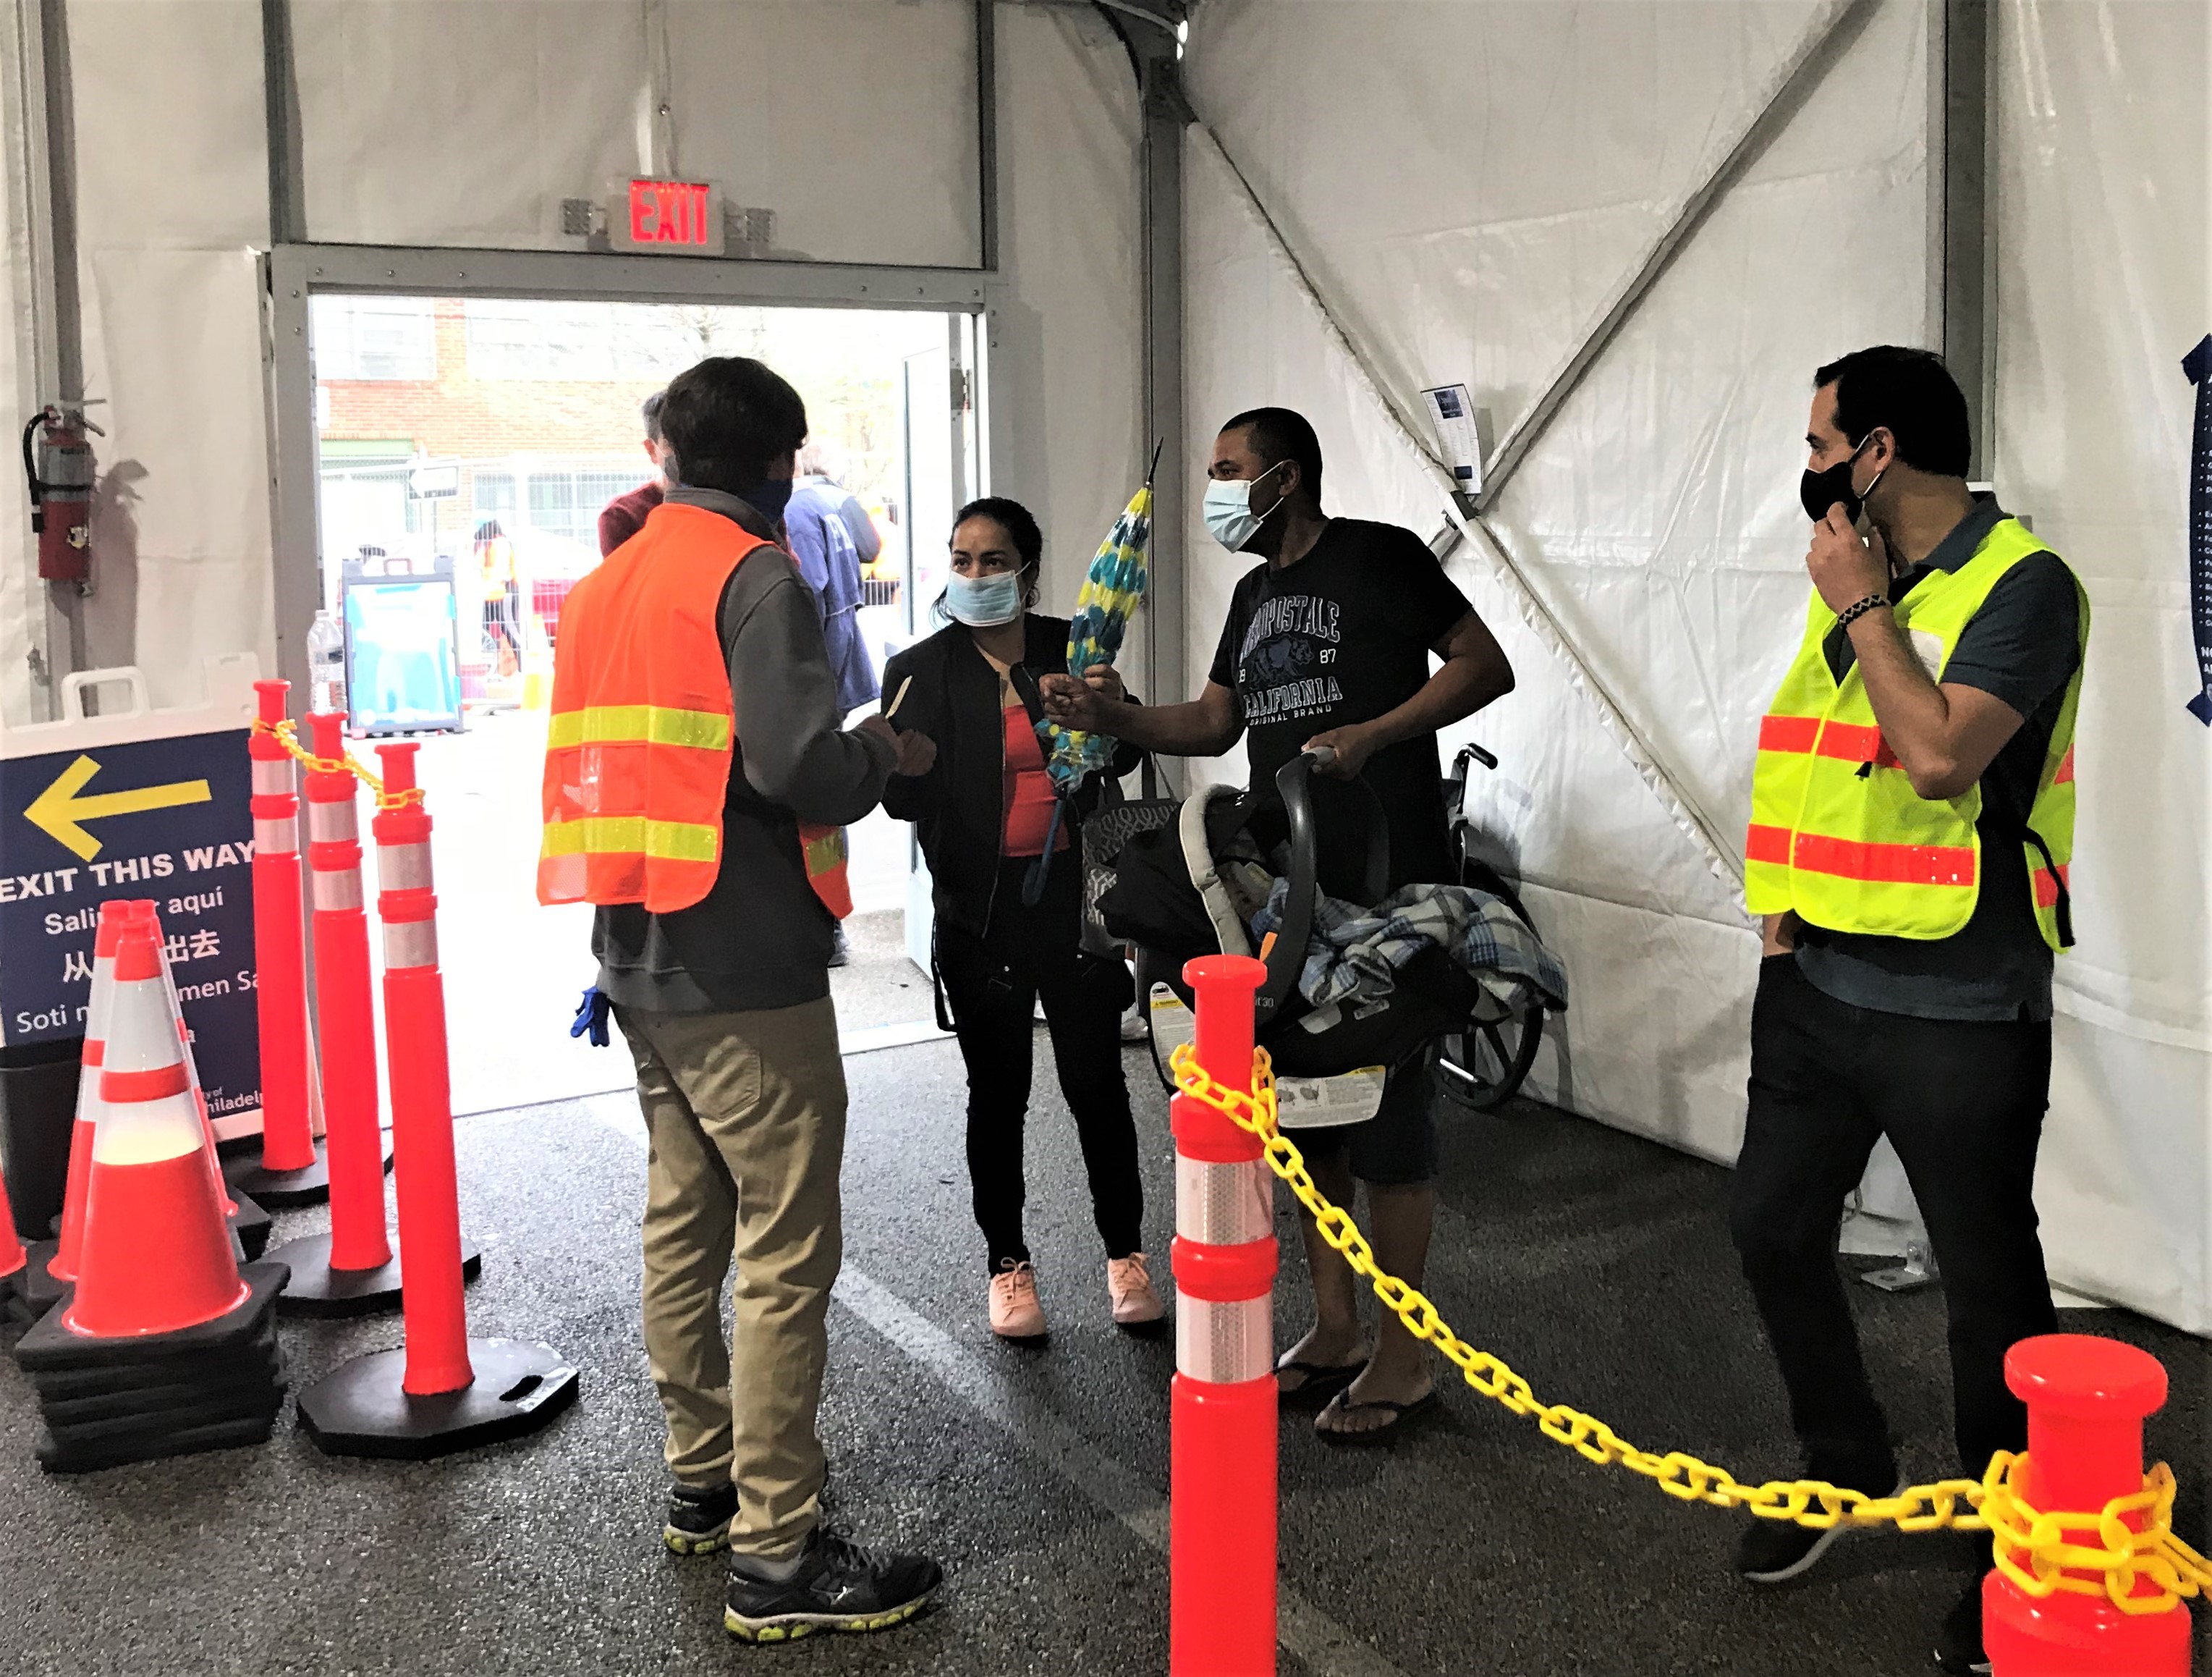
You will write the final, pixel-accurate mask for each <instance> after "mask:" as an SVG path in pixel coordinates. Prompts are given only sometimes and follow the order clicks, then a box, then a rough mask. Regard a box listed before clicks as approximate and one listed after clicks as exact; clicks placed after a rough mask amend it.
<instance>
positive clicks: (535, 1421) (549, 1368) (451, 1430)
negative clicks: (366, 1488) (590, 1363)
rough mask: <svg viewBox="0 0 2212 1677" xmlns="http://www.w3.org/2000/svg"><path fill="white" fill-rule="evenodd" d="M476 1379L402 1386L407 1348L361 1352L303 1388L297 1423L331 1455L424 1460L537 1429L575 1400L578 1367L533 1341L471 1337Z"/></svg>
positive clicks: (556, 1352)
mask: <svg viewBox="0 0 2212 1677" xmlns="http://www.w3.org/2000/svg"><path fill="white" fill-rule="evenodd" d="M469 1362H470V1363H471V1366H472V1367H473V1368H474V1369H475V1370H476V1380H475V1381H474V1383H473V1384H471V1385H470V1386H468V1387H465V1388H464V1389H462V1390H461V1391H459V1392H441V1393H438V1394H437V1395H436V1396H435V1397H425V1398H416V1397H410V1396H409V1395H408V1394H407V1393H406V1392H405V1391H404V1389H402V1387H401V1384H400V1382H401V1381H402V1380H403V1379H404V1377H405V1375H406V1372H407V1353H406V1352H405V1351H378V1352H376V1353H374V1355H372V1356H368V1357H356V1358H355V1359H354V1360H353V1361H352V1362H350V1363H345V1364H344V1365H343V1366H342V1367H340V1368H338V1369H335V1370H333V1371H332V1372H331V1373H330V1374H327V1375H324V1376H323V1378H322V1379H320V1380H319V1381H316V1382H315V1383H314V1384H313V1386H310V1387H307V1389H306V1390H305V1391H303V1392H301V1393H300V1425H301V1428H302V1429H303V1430H305V1431H306V1433H307V1436H308V1437H310V1438H312V1439H313V1440H314V1441H315V1443H316V1446H317V1447H318V1448H320V1449H321V1450H322V1451H323V1452H324V1454H327V1455H366V1456H380V1457H384V1458H386V1459H389V1460H392V1461H425V1460H427V1459H428V1458H429V1457H431V1456H438V1455H446V1454H451V1453H452V1452H453V1451H455V1450H468V1449H474V1448H477V1446H478V1445H482V1444H492V1443H497V1442H500V1441H501V1440H502V1439H507V1438H519V1437H520V1436H523V1435H524V1434H526V1433H531V1432H535V1431H537V1430H538V1429H539V1428H540V1427H543V1426H544V1425H546V1424H548V1423H550V1421H551V1420H552V1419H553V1418H554V1417H555V1416H556V1415H558V1414H559V1413H560V1412H562V1410H564V1409H566V1408H568V1406H569V1405H570V1404H572V1403H574V1402H575V1400H576V1366H575V1364H574V1363H570V1362H568V1360H567V1359H566V1358H564V1357H562V1355H561V1353H560V1352H558V1351H555V1350H554V1349H553V1348H552V1346H550V1345H539V1344H538V1343H537V1342H536V1341H534V1340H523V1339H471V1340H470V1341H469Z"/></svg>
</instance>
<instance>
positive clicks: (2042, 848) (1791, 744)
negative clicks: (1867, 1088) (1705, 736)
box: [1744, 518, 2089, 949]
mask: <svg viewBox="0 0 2212 1677" xmlns="http://www.w3.org/2000/svg"><path fill="white" fill-rule="evenodd" d="M2049 551H2050V550H2049V549H2047V548H2046V547H2045V546H2044V545H2043V544H2042V543H2041V542H2039V541H2038V540H2036V539H2035V537H2034V536H2033V534H2030V533H2029V531H2028V530H2027V527H2025V526H2024V525H2022V524H2021V523H2020V522H2019V521H2016V520H2014V519H2009V518H2008V519H2004V520H2002V521H2000V522H1999V523H1998V524H1997V525H1996V527H1994V528H1993V529H1991V530H1990V533H1989V534H1988V535H1987V536H1985V537H1984V539H1983V540H1982V544H1981V546H1979V547H1978V548H1977V549H1976V550H1975V552H1974V555H1973V557H1972V558H1970V559H1968V560H1967V561H1966V564H1963V565H1961V566H1960V568H1959V569H1958V570H1956V571H1940V570H1939V571H1936V572H1935V573H1933V574H1931V575H1930V576H1928V577H1927V578H1926V579H1924V580H1923V582H1921V583H1920V584H1919V585H1918V586H1917V587H1916V588H1914V589H1913V590H1912V592H1911V593H1910V594H1908V595H1905V598H1904V599H1903V600H1901V601H1899V602H1898V604H1897V606H1896V607H1895V612H1896V617H1897V625H1898V627H1899V629H1900V630H1902V631H1904V633H1905V639H1906V640H1907V641H1908V642H1909V643H1911V646H1912V648H1913V650H1914V651H1915V653H1916V654H1917V656H1919V658H1920V660H1921V662H1922V664H1923V667H1924V668H1926V669H1927V671H1928V674H1929V676H1930V677H1931V678H1932V679H1933V680H1936V681H1937V682H1939V683H1940V682H1941V681H1942V679H1943V674H1942V672H1943V668H1944V665H1945V664H1946V663H1947V662H1948V660H1949V658H1950V656H1951V649H1953V648H1954V647H1955V646H1956V645H1957V644H1958V643H1959V637H1960V633H1961V632H1963V631H1964V630H1965V629H1966V625H1967V624H1968V623H1969V622H1971V621H1972V619H1973V616H1974V613H1977V612H1978V611H1979V610H1980V609H1981V607H1982V602H1983V601H1985V600H1987V599H1988V598H1989V594H1990V589H1991V588H1995V587H1996V584H1997V582H1998V580H1999V579H2000V578H2002V576H2004V574H2005V573H2006V572H2007V571H2008V570H2011V569H2012V568H2013V566H2015V565H2016V564H2019V563H2020V562H2021V560H2022V559H2024V558H2027V557H2028V556H2029V555H2031V554H2034V553H2042V552H2049ZM2074 586H2075V596H2076V599H2077V601H2078V602H2079V606H2080V615H2079V618H2078V619H2077V621H2078V625H2079V627H2078V632H2079V634H2080V637H2081V649H2082V651H2083V653H2084V654H2085V655H2086V654H2087V649H2088V641H2089V599H2088V595H2087V594H2086V593H2083V592H2082V591H2081V583H2080V582H2079V581H2078V580H2077V581H2076V582H2075V585H2074ZM1835 623H1836V616H1835V613H1832V612H1831V611H1830V610H1829V609H1828V608H1827V607H1826V604H1825V603H1824V602H1823V601H1821V599H1820V595H1819V594H1818V593H1817V592H1816V593H1814V595H1813V599H1812V603H1811V605H1810V606H1809V607H1808V609H1807V613H1806V619H1805V634H1804V638H1803V640H1802V642H1801V643H1799V645H1798V649H1797V657H1796V662H1794V663H1792V664H1791V665H1790V672H1789V674H1787V675H1785V676H1784V678H1783V681H1782V686H1781V688H1780V690H1779V691H1778V692H1776V694H1775V695H1774V701H1773V703H1772V704H1771V705H1770V706H1769V707H1768V708H1767V713H1766V716H1765V719H1764V720H1763V721H1762V722H1761V723H1759V760H1758V765H1757V767H1756V768H1755V769H1754V770H1753V775H1752V787H1751V830H1750V832H1749V833H1748V835H1747V838H1746V843H1745V861H1744V901H1745V906H1747V908H1749V909H1750V911H1751V912H1753V914H1779V913H1782V912H1785V911H1788V910H1795V911H1796V912H1797V914H1798V915H1799V916H1801V917H1802V918H1804V919H1806V920H1808V921H1810V922H1811V923H1812V924H1814V925H1816V926H1826V927H1827V928H1829V929H1830V930H1835V931H1845V932H1871V933H1877V934H1880V935H1881V936H1890V937H1909V938H1919V939H1923V940H1925V939H1935V938H1941V937H1949V936H1953V935H1954V934H1955V933H1956V932H1958V931H1959V930H1961V929H1962V928H1963V927H1964V926H1965V925H1966V921H1967V919H1968V918H1970V917H1971V916H1972V913H1973V912H1974V904H1975V902H1976V900H1977V899H1978V898H1979V896H1980V893H1981V846H1982V838H1981V832H1980V830H1979V827H1978V819H1979V817H1980V815H1981V813H1982V794H1981V788H1980V787H1979V786H1972V787H1969V788H1968V789H1967V790H1966V791H1965V792H1963V793H1961V794H1960V796H1957V797H1955V798H1944V799H1940V800H1938V799H1929V798H1923V797H1922V796H1919V795H1918V794H1917V793H1916V792H1915V791H1914V790H1912V782H1911V777H1909V776H1908V775H1907V774H1906V773H1905V770H1904V767H1903V766H1902V765H1900V764H1899V762H1898V760H1897V756H1896V753H1893V752H1892V751H1891V750H1890V748H1889V747H1888V744H1887V741H1884V740H1883V738H1882V736H1881V724H1880V722H1879V720H1878V719H1877V717H1875V710H1874V704H1873V701H1872V700H1871V699H1869V698H1868V696H1867V691H1866V682H1865V680H1864V678H1863V676H1862V675H1861V674H1860V672H1859V668H1858V666H1857V663H1856V662H1854V663H1853V665H1852V666H1851V668H1850V670H1849V671H1848V672H1846V673H1845V674H1844V679H1843V680H1841V681H1840V682H1838V680H1836V679H1835V677H1834V676H1833V675H1832V674H1830V673H1829V669H1828V660H1827V655H1826V650H1825V648H1826V641H1827V637H1828V635H1829V633H1830V631H1832V630H1833V628H1834V627H1835ZM2080 703H2081V666H2080V665H2079V664H2077V665H2076V666H2075V671H2074V674H2073V677H2072V679H2071V680H2069V682H2068V684H2067V688H2066V697H2065V698H2064V700H2063V704H2062V706H2061V708H2060V711H2059V716H2058V722H2057V727H2056V728H2054V729H2052V731H2051V743H2050V746H2049V747H2047V748H2046V750H2045V753H2044V759H2043V769H2042V773H2041V775H2040V776H2039V778H2038V780H2037V783H2036V791H2035V799H2034V802H2033V807H2032V808H2030V809H2029V811H2028V816H2027V827H2026V829H2025V830H2024V832H2022V833H2021V837H2020V838H2019V840H2018V842H2019V843H2021V845H2024V846H2025V847H2026V855H2027V877H2028V889H2029V891H2030V893H2031V894H2032V896H2033V907H2034V911H2035V920H2036V925H2037V927H2038V929H2039V930H2041V932H2042V933H2043V938H2044V941H2045V942H2046V943H2048V944H2049V945H2050V946H2051V948H2053V949H2063V948H2066V947H2067V946H2068V945H2069V944H2070V943H2071V942H2073V936H2072V930H2073V929H2072V917H2071V913H2070V904H2069V892H2068V887H2069V881H2068V870H2069V867H2070V865H2071V863H2072V862H2073V859H2074V804H2075V784H2074V718H2075V712H2076V710H2078V709H2079V707H2080Z"/></svg>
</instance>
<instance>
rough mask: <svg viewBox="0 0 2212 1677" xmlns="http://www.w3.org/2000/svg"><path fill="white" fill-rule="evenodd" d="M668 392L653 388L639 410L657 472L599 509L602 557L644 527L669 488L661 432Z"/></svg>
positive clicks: (649, 455) (648, 455)
mask: <svg viewBox="0 0 2212 1677" xmlns="http://www.w3.org/2000/svg"><path fill="white" fill-rule="evenodd" d="M665 394H666V392H665V391H662V390H656V391H654V392H653V394H651V395H650V396H647V398H646V399H645V405H644V406H642V407H641V408H640V409H639V410H638V412H640V414H641V415H642V416H643V417H644V419H645V457H646V458H647V460H651V461H652V462H653V470H654V472H655V473H657V474H658V475H656V476H654V477H653V478H651V479H647V481H646V482H644V483H641V484H640V485H638V486H637V487H636V488H635V489H633V490H632V491H630V492H629V494H627V495H617V496H616V497H615V498H614V499H613V500H611V501H610V502H608V503H607V504H606V505H605V507H604V508H602V509H600V512H599V557H600V558H603V559H604V558H606V556H607V555H608V554H610V553H611V552H614V551H615V549H616V548H617V547H619V546H622V545H623V543H624V542H626V541H628V540H629V539H630V538H631V537H632V536H634V535H635V534H637V533H638V532H639V531H640V530H641V529H643V528H644V527H645V515H647V513H649V512H651V511H652V510H653V509H654V508H655V507H657V506H659V504H660V497H661V496H662V495H663V494H664V493H665V492H666V490H667V487H668V484H669V481H670V479H669V473H668V444H667V442H665V440H664V439H663V438H662V436H661V435H660V399H661V398H662V397H663V396H665Z"/></svg>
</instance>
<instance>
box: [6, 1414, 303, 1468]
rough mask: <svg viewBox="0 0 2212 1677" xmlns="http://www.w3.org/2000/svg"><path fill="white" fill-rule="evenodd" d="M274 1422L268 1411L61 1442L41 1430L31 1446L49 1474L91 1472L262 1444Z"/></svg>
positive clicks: (273, 1427) (41, 1465) (274, 1415)
mask: <svg viewBox="0 0 2212 1677" xmlns="http://www.w3.org/2000/svg"><path fill="white" fill-rule="evenodd" d="M275 1428H276V1413H275V1412H274V1411H271V1412H270V1413H269V1414H267V1415H265V1416H249V1417H246V1418H243V1419H240V1420H234V1421H218V1422H216V1424H214V1425H212V1426H204V1427H191V1428H186V1429H184V1430H179V1431H175V1432H168V1433H162V1434H160V1435H148V1434H140V1435H137V1436H131V1437H127V1438H111V1439H105V1440H101V1441H99V1442H83V1443H76V1444H68V1443H64V1442H62V1441H60V1440H59V1439H58V1438H56V1437H55V1436H53V1435H52V1433H50V1432H46V1431H43V1430H42V1431H40V1434H39V1439H38V1443H37V1445H36V1446H35V1448H36V1450H37V1452H38V1457H39V1466H40V1467H43V1468H44V1469H46V1472H48V1473H97V1472H99V1471H100V1469H101V1468H103V1467H127V1466H129V1465H130V1464H131V1462H134V1461H158V1460H159V1459H161V1457H163V1456H172V1455H197V1454H199V1453H200V1452H201V1451H203V1450H233V1449H238V1448H242V1447H243V1446H246V1445H248V1444H265V1443H267V1442H269V1435H270V1432H272V1431H273V1430H275Z"/></svg>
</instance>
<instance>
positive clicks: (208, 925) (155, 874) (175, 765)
mask: <svg viewBox="0 0 2212 1677" xmlns="http://www.w3.org/2000/svg"><path fill="white" fill-rule="evenodd" d="M251 798H252V770H251V768H250V767H249V766H248V760H247V757H246V730H245V729H224V730H222V731H221V732H219V733H212V734H187V735H181V736H179V737H176V738H172V739H166V740H144V741H136V742H133V743H131V744H126V745H113V746H95V747H92V748H90V749H88V750H85V751H58V752H52V753H47V754H46V755H44V756H40V757H16V758H9V759H0V1045H6V1046H15V1045H18V1044H22V1043H32V1042H52V1041H57V1040H63V1039H65V1038H69V1037H81V1036H82V1035H83V1034H84V1015H85V1004H86V1002H87V1000H88V997H89V996H90V994H91V990H92V944H93V932H94V928H95V927H96V926H97V925H98V924H99V921H100V904H101V903H103V902H105V901H106V900H108V899H111V898H118V897H143V898H147V899H150V900H151V901H152V902H153V903H154V905H155V912H156V913H158V914H159V915H160V916H161V932H162V935H163V936H164V937H165V938H166V939H167V945H168V949H167V953H168V957H169V969H170V972H171V973H172V975H173V977H174V978H175V979H176V982H177V993H178V996H179V998H180V999H181V1000H182V1002H183V1003H184V1009H185V1025H186V1027H187V1028H189V1029H190V1030H191V1038H192V1057H193V1059H194V1061H195V1062H196V1063H197V1065H198V1068H199V1074H200V1084H201V1087H202V1088H203V1089H204V1090H205V1092H206V1095H207V1100H208V1111H209V1113H210V1116H211V1117H213V1118H214V1119H217V1120H218V1121H220V1120H221V1119H223V1118H224V1117H226V1116H228V1115H229V1114H231V1113H244V1112H249V1111H253V1110H257V1109H258V1108H259V1107H260V1105H261V1046H260V1029H259V1020H258V1014H257V1011H256V998H255V997H254V993H253V989H254V958H253V813H252V805H251V802H250V800H251Z"/></svg>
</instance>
